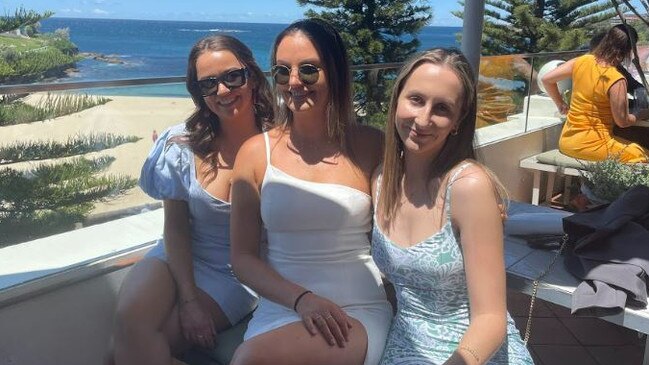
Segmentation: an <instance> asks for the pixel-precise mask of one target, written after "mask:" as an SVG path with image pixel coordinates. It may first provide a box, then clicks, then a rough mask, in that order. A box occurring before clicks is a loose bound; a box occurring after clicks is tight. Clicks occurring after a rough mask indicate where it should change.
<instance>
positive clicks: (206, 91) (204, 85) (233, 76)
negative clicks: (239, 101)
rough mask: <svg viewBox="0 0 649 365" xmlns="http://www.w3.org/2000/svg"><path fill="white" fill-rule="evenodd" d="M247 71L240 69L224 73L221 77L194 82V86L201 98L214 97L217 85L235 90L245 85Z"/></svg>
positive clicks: (217, 88)
mask: <svg viewBox="0 0 649 365" xmlns="http://www.w3.org/2000/svg"><path fill="white" fill-rule="evenodd" d="M248 76H249V75H248V69H247V68H245V67H244V68H240V69H238V70H232V71H228V72H226V73H224V74H223V75H221V76H212V77H208V78H206V79H202V80H198V81H196V85H198V88H199V89H200V91H201V94H202V95H203V96H210V95H214V94H216V93H217V92H218V90H219V84H220V83H223V85H225V87H227V88H228V89H230V90H232V89H236V88H238V87H241V86H243V85H245V84H246V81H247V80H248Z"/></svg>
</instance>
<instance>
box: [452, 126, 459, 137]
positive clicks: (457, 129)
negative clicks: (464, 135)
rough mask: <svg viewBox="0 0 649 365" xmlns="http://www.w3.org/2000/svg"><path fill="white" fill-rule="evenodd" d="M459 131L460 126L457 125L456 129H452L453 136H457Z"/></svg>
mask: <svg viewBox="0 0 649 365" xmlns="http://www.w3.org/2000/svg"><path fill="white" fill-rule="evenodd" d="M459 132H460V127H455V129H453V130H452V131H451V136H457V134H458V133H459Z"/></svg>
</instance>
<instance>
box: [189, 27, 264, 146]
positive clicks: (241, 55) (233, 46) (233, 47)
mask: <svg viewBox="0 0 649 365" xmlns="http://www.w3.org/2000/svg"><path fill="white" fill-rule="evenodd" d="M216 51H230V52H232V54H234V56H235V57H236V58H237V60H239V62H241V63H242V64H243V66H244V67H246V68H247V69H248V74H249V75H250V76H249V78H248V81H247V82H248V83H249V87H251V88H252V98H253V103H254V109H255V110H254V112H255V124H256V125H257V128H258V129H259V130H263V129H264V127H265V126H266V125H267V124H270V123H271V122H272V120H273V102H272V94H271V91H270V85H269V83H268V80H267V79H266V77H265V76H264V73H263V71H261V69H260V68H259V66H258V65H257V62H256V61H255V59H254V57H253V55H252V52H251V51H250V49H249V48H248V47H246V45H245V44H243V43H242V42H241V41H240V40H238V39H236V38H234V37H230V36H227V35H212V36H208V37H205V38H203V39H201V40H199V41H198V42H197V43H196V44H195V45H194V46H193V47H192V49H191V51H190V52H189V59H188V60H187V78H186V82H185V83H186V87H187V91H189V94H190V95H191V97H192V100H193V101H194V105H195V107H196V108H195V109H194V112H193V113H192V115H191V116H189V118H187V120H186V122H185V127H186V129H187V132H188V135H186V136H185V137H184V138H183V139H184V140H186V141H187V143H188V144H189V146H190V147H191V149H192V151H193V152H194V153H196V154H198V155H199V156H201V157H203V158H204V157H207V156H209V155H210V154H211V153H212V152H214V151H212V150H211V148H212V146H211V144H212V140H213V139H214V138H216V137H217V136H218V134H219V132H220V128H221V124H220V123H221V121H220V120H219V117H218V116H217V115H216V114H215V113H214V112H213V111H211V110H210V108H209V107H208V106H207V103H205V98H204V97H203V94H202V93H201V90H200V88H199V87H198V84H197V81H198V76H197V70H196V60H198V57H199V56H201V55H202V54H204V53H206V52H216Z"/></svg>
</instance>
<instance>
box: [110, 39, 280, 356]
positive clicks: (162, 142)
mask: <svg viewBox="0 0 649 365" xmlns="http://www.w3.org/2000/svg"><path fill="white" fill-rule="evenodd" d="M187 90H188V91H189V93H190V94H191V97H192V99H193V101H194V104H195V106H196V109H195V110H194V113H193V114H192V115H191V116H190V117H189V118H188V119H187V120H186V121H185V123H182V124H179V125H176V126H174V127H171V128H169V129H167V130H166V131H164V132H162V133H161V134H160V136H159V138H156V141H155V144H154V147H153V149H152V150H151V153H150V154H149V157H148V158H147V159H146V161H145V162H144V166H143V167H142V175H141V177H140V186H141V187H142V190H144V192H146V193H147V194H149V195H150V196H151V197H153V198H155V199H161V200H163V202H164V203H163V206H164V236H163V237H164V238H163V239H162V240H160V241H158V244H157V245H156V246H155V247H154V248H152V249H151V251H149V252H148V253H147V255H146V257H145V258H144V259H142V260H141V261H140V262H138V263H137V264H136V265H135V266H134V267H133V268H132V269H131V270H130V272H129V273H128V275H127V276H126V278H125V279H124V282H123V283H122V287H121V289H120V292H119V297H118V300H117V315H116V325H115V327H116V329H115V333H114V346H113V350H112V351H111V353H110V354H109V356H108V359H107V361H106V364H117V365H121V364H138V365H144V364H155V365H160V364H172V363H173V360H172V356H176V355H178V354H180V353H182V352H183V351H185V350H187V349H189V348H190V347H192V346H199V347H203V348H213V347H214V346H215V345H216V343H217V336H218V333H219V332H221V331H223V330H225V329H227V328H228V327H230V326H231V325H234V324H236V323H237V322H239V321H240V320H241V319H242V318H244V317H245V316H246V315H248V314H249V313H250V312H252V310H253V309H254V308H255V306H256V305H257V295H256V294H255V293H253V292H252V291H251V290H250V289H248V288H247V287H245V286H244V285H243V284H241V283H240V282H239V281H238V280H237V278H236V277H235V276H234V273H233V272H232V269H231V268H230V224H229V223H230V209H231V205H230V203H229V200H230V177H231V176H232V166H233V165H234V157H235V155H236V154H237V151H238V150H239V147H240V146H241V144H242V143H243V142H244V141H245V140H246V139H248V138H249V137H251V136H253V135H255V134H257V133H259V132H261V130H262V126H263V125H265V124H267V123H269V122H270V121H272V119H273V110H272V102H271V93H270V87H269V84H268V81H267V80H266V78H265V77H264V74H263V72H262V71H261V69H260V68H259V66H258V65H257V63H256V62H255V60H254V59H253V56H252V52H251V51H250V50H249V49H248V47H246V46H245V45H244V44H243V43H241V42H240V41H238V40H237V39H235V38H232V37H229V36H224V35H214V36H209V37H207V38H204V39H202V40H200V41H199V42H198V43H196V44H195V45H194V47H193V48H192V50H191V52H190V54H189V60H188V68H187Z"/></svg>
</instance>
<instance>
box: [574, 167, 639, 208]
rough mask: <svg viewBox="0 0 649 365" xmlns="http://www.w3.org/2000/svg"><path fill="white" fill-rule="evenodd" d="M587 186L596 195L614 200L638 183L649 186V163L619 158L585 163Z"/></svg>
mask: <svg viewBox="0 0 649 365" xmlns="http://www.w3.org/2000/svg"><path fill="white" fill-rule="evenodd" d="M583 169H584V170H585V171H586V172H585V173H584V178H585V182H586V186H587V187H588V188H589V189H590V190H591V191H592V193H593V194H595V196H596V197H598V198H600V199H603V200H606V201H613V200H615V199H617V197H619V196H620V195H622V193H624V192H625V191H627V190H629V189H630V188H632V187H634V186H636V185H646V186H649V165H647V164H638V163H631V164H630V163H623V162H620V160H619V159H617V158H608V159H606V160H604V161H598V162H592V163H589V164H587V165H584V168H583Z"/></svg>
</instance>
